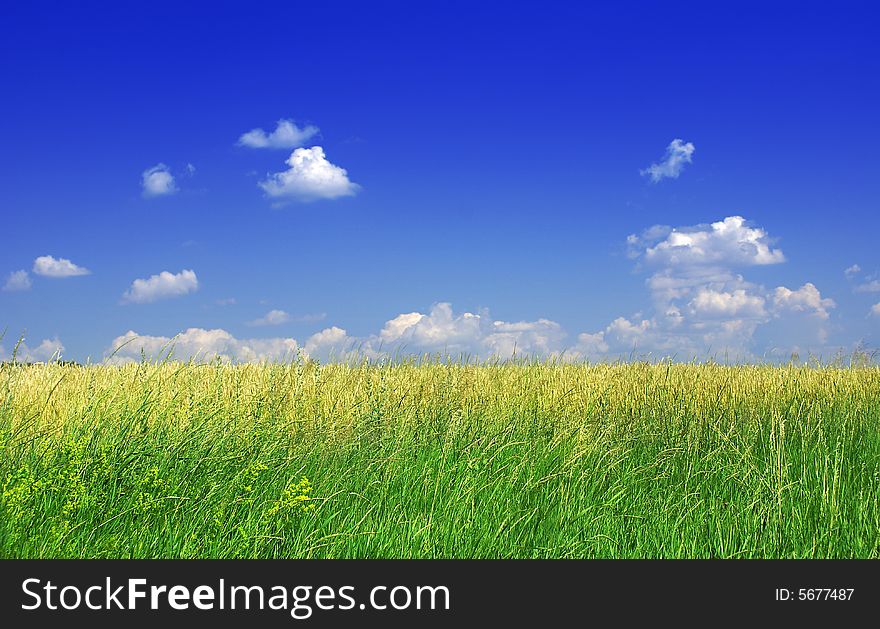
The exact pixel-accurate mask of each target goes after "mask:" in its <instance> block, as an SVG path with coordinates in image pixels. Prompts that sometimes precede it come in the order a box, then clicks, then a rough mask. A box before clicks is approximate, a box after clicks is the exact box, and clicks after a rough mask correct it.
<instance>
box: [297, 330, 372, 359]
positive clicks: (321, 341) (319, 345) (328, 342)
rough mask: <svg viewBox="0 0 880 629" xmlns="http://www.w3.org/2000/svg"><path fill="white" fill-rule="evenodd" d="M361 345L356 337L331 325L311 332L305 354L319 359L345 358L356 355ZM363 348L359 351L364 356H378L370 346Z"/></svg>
mask: <svg viewBox="0 0 880 629" xmlns="http://www.w3.org/2000/svg"><path fill="white" fill-rule="evenodd" d="M361 345H362V344H359V343H358V340H357V339H353V338H351V337H349V336H348V333H347V332H346V331H345V330H343V329H342V328H338V327H336V326H333V327H330V328H327V329H325V330H321V331H320V332H317V333H315V334H312V335H311V336H310V337H309V338H308V339H307V340H306V344H305V354H306V355H307V356H309V357H310V358H317V359H319V360H330V359H336V360H345V359H346V358H347V357H349V356H352V355H355V356H356V355H357V354H358V350H360V349H363V348H362V347H361ZM365 350H366V351H364V352H361V353H363V356H364V357H365V358H376V357H378V354H376V353H374V352H373V351H372V350H371V348H369V347H367V348H365Z"/></svg>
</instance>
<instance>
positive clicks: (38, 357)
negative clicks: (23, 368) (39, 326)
mask: <svg viewBox="0 0 880 629" xmlns="http://www.w3.org/2000/svg"><path fill="white" fill-rule="evenodd" d="M63 351H64V345H63V344H62V343H61V341H59V340H58V337H55V338H54V339H43V341H42V342H41V343H40V344H39V345H37V346H36V347H34V348H30V347H28V345H27V343H24V342H22V343H21V344H19V346H18V349H17V350H14V349H10V350H9V351H8V352H7V351H6V350H5V349H4V347H3V346H2V345H0V360H12V354H13V352H15V360H16V361H17V362H21V363H36V362H49V361H52V360H57V359H59V358H61V353H62V352H63Z"/></svg>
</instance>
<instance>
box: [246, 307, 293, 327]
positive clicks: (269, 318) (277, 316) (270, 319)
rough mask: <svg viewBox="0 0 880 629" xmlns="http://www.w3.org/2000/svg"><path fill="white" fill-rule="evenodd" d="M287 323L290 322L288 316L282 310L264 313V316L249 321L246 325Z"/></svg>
mask: <svg viewBox="0 0 880 629" xmlns="http://www.w3.org/2000/svg"><path fill="white" fill-rule="evenodd" d="M288 321H290V315H289V314H287V313H286V312H284V311H283V310H270V311H269V312H267V313H266V316H264V317H260V318H259V319H254V320H253V321H250V322H249V323H248V325H255V326H262V325H281V324H282V323H287V322H288Z"/></svg>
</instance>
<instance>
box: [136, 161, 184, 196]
mask: <svg viewBox="0 0 880 629" xmlns="http://www.w3.org/2000/svg"><path fill="white" fill-rule="evenodd" d="M141 185H142V186H143V188H144V190H143V195H144V196H145V197H148V198H149V197H161V196H166V195H169V194H174V193H175V192H177V185H176V184H175V183H174V176H173V175H172V174H171V170H169V168H168V166H166V165H165V164H156V165H155V166H153V167H152V168H147V169H146V170H145V171H144V172H143V174H142V175H141Z"/></svg>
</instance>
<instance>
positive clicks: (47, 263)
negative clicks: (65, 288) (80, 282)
mask: <svg viewBox="0 0 880 629" xmlns="http://www.w3.org/2000/svg"><path fill="white" fill-rule="evenodd" d="M33 272H34V273H36V274H37V275H42V276H44V277H74V276H77V275H88V274H89V273H90V271H89V270H88V269H86V268H83V267H81V266H77V265H75V264H74V263H73V262H71V261H70V260H68V259H67V258H57V259H56V258H53V257H52V256H40V257H39V258H37V259H36V260H34V267H33Z"/></svg>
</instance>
